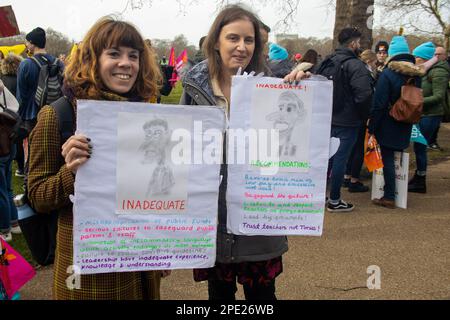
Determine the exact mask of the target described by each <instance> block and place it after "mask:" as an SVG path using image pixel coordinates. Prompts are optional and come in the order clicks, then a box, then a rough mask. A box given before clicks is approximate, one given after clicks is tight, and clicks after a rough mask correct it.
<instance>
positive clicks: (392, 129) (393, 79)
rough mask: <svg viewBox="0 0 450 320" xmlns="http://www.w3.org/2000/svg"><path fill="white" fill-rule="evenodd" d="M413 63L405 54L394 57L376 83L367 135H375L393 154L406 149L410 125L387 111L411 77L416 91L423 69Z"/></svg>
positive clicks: (411, 58) (411, 57) (409, 135)
mask: <svg viewBox="0 0 450 320" xmlns="http://www.w3.org/2000/svg"><path fill="white" fill-rule="evenodd" d="M414 62H415V59H414V57H413V56H412V55H409V54H401V55H397V56H394V57H393V58H392V59H391V60H390V61H389V62H388V64H387V67H386V68H385V69H384V70H383V72H382V73H381V75H380V77H379V79H378V81H377V85H376V89H375V95H374V98H373V103H372V109H371V113H370V124H369V133H371V134H374V135H375V138H376V139H377V141H378V143H379V144H380V145H381V146H384V147H386V148H389V149H393V150H397V151H402V150H404V149H406V148H407V147H408V146H409V143H410V138H411V129H412V125H411V124H408V123H404V122H398V121H396V120H395V119H394V118H392V117H391V116H390V115H389V110H390V109H391V107H392V105H393V104H394V103H395V102H396V101H397V100H398V99H399V98H400V94H401V88H402V86H403V85H404V84H405V83H406V81H407V80H408V79H409V78H411V77H414V79H415V85H416V86H417V87H419V88H420V85H421V81H420V77H421V76H423V70H421V69H419V68H418V67H416V66H415V65H414Z"/></svg>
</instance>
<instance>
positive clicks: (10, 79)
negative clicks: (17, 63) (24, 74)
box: [0, 75, 17, 96]
mask: <svg viewBox="0 0 450 320" xmlns="http://www.w3.org/2000/svg"><path fill="white" fill-rule="evenodd" d="M0 79H1V80H2V81H3V84H4V85H5V87H6V88H8V90H9V92H11V93H12V94H13V95H14V96H16V89H17V76H16V75H2V76H1V77H0Z"/></svg>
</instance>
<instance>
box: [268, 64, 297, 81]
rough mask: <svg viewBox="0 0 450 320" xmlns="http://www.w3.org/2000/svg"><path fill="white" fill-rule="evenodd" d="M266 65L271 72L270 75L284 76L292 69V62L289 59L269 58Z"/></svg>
mask: <svg viewBox="0 0 450 320" xmlns="http://www.w3.org/2000/svg"><path fill="white" fill-rule="evenodd" d="M268 67H269V69H270V71H271V72H272V75H271V77H275V78H284V77H285V76H287V75H288V74H289V73H290V72H291V71H292V69H293V68H294V64H293V63H292V62H290V61H289V60H270V61H269V62H268Z"/></svg>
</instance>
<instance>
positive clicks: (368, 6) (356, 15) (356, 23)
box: [350, 0, 374, 50]
mask: <svg viewBox="0 0 450 320" xmlns="http://www.w3.org/2000/svg"><path fill="white" fill-rule="evenodd" d="M373 10H374V0H353V5H352V15H351V23H350V24H351V25H352V26H353V27H356V28H358V30H359V31H360V32H361V33H362V37H361V49H363V50H365V49H371V48H372V42H373V38H372V28H373Z"/></svg>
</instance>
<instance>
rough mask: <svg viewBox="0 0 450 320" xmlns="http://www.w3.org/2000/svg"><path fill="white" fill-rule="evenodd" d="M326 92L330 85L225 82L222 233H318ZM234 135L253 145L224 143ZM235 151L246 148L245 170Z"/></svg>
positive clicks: (326, 145) (327, 122)
mask: <svg viewBox="0 0 450 320" xmlns="http://www.w3.org/2000/svg"><path fill="white" fill-rule="evenodd" d="M332 91H333V86H332V82H330V81H311V80H309V81H302V82H301V83H300V85H289V84H284V83H283V81H282V80H281V79H276V78H248V77H240V76H236V77H233V84H232V97H231V108H230V109H231V114H230V132H231V133H230V132H229V134H228V137H227V138H228V153H227V154H228V159H227V160H228V163H233V164H229V165H228V188H227V208H228V210H227V212H228V217H227V218H228V220H227V227H228V230H229V232H232V233H234V234H240V235H313V236H320V235H321V234H322V231H323V217H324V209H325V193H326V175H327V167H328V158H329V154H330V128H331V111H332ZM239 129H241V130H244V131H247V133H248V136H252V133H253V142H252V141H251V140H252V139H251V138H249V139H248V140H247V141H246V142H245V143H241V144H239V143H236V141H232V140H233V139H234V138H235V137H234V136H236V135H237V134H235V132H236V131H237V130H239ZM233 130H234V131H233ZM255 131H256V132H255ZM268 131H271V133H267V132H268ZM233 133H234V136H233ZM272 133H275V135H274V136H272ZM255 136H256V137H257V139H255V138H254V137H255ZM268 136H269V137H270V138H267V137H268ZM274 142H277V143H274ZM255 145H256V146H257V147H255ZM239 147H241V148H242V147H244V148H245V149H246V152H247V159H248V163H245V164H243V163H242V162H239V161H237V160H236V159H237V158H238V156H237V154H238V153H239V152H240V149H239ZM255 158H256V159H257V160H256V161H255V160H254V159H255Z"/></svg>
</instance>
